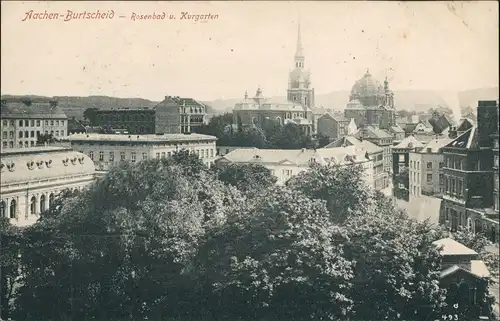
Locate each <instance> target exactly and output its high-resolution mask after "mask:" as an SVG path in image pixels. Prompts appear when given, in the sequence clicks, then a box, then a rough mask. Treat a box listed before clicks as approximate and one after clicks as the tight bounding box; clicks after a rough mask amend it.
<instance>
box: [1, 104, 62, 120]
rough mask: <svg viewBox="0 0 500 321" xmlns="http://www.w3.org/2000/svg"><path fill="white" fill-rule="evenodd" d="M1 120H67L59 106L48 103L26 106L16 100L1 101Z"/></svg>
mask: <svg viewBox="0 0 500 321" xmlns="http://www.w3.org/2000/svg"><path fill="white" fill-rule="evenodd" d="M0 115H1V118H6V119H9V118H16V119H20V118H22V119H34V118H38V119H67V118H68V117H67V116H66V114H65V113H64V111H63V110H62V108H61V107H60V106H56V105H54V104H51V103H49V102H37V101H32V102H31V103H30V104H26V103H24V102H22V101H17V100H7V101H6V100H3V101H2V105H1V107H0Z"/></svg>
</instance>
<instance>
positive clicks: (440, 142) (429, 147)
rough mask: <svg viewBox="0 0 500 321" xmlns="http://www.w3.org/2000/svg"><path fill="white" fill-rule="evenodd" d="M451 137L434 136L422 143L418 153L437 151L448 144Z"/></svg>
mask: <svg viewBox="0 0 500 321" xmlns="http://www.w3.org/2000/svg"><path fill="white" fill-rule="evenodd" d="M451 141H453V139H450V138H440V139H439V138H435V139H433V140H431V141H429V142H428V143H427V144H425V145H424V148H423V149H422V150H421V151H420V153H429V152H430V153H439V151H440V150H441V148H443V147H444V146H446V145H448V144H449V143H450V142H451Z"/></svg>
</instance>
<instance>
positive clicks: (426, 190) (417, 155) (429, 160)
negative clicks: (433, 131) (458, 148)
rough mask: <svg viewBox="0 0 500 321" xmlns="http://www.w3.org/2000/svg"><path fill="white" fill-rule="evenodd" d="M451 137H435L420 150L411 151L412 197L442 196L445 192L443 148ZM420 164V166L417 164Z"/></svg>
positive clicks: (410, 177)
mask: <svg viewBox="0 0 500 321" xmlns="http://www.w3.org/2000/svg"><path fill="white" fill-rule="evenodd" d="M451 141H452V140H451V139H434V140H432V141H430V142H428V143H427V144H425V145H424V147H423V148H422V149H420V150H418V151H410V153H409V167H408V170H409V182H410V187H409V194H410V200H411V199H412V198H417V199H418V198H419V197H420V196H421V195H429V196H440V195H442V194H443V192H444V173H443V167H444V155H443V152H442V148H443V147H444V146H446V145H448V144H449V143H450V142H451ZM417 165H418V166H417Z"/></svg>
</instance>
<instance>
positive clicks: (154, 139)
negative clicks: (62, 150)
mask: <svg viewBox="0 0 500 321" xmlns="http://www.w3.org/2000/svg"><path fill="white" fill-rule="evenodd" d="M69 140H70V141H71V146H72V147H73V149H75V150H77V151H79V152H81V153H84V154H86V155H88V156H89V157H90V159H91V160H92V161H93V162H94V163H95V167H96V169H97V170H98V171H106V170H108V169H109V168H110V167H111V166H113V165H116V164H118V163H119V162H122V161H130V162H133V163H135V162H139V161H141V160H145V159H152V158H161V157H170V156H171V155H172V154H173V153H174V152H177V151H181V150H188V151H190V152H192V153H193V154H196V155H198V156H199V157H200V158H201V159H202V160H203V162H204V163H205V164H206V165H208V166H210V165H212V164H213V162H214V161H215V158H216V147H215V141H216V140H217V138H216V137H214V136H208V135H201V134H164V135H118V134H73V135H71V136H70V137H69Z"/></svg>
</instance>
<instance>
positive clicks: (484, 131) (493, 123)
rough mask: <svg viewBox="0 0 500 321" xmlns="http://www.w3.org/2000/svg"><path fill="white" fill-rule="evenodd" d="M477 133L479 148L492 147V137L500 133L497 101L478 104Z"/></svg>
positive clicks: (482, 101) (485, 101) (481, 101)
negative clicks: (499, 131) (499, 129)
mask: <svg viewBox="0 0 500 321" xmlns="http://www.w3.org/2000/svg"><path fill="white" fill-rule="evenodd" d="M477 133H478V143H479V147H492V140H491V135H493V134H495V133H498V103H497V102H496V101H495V100H480V101H479V102H478V105H477Z"/></svg>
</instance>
